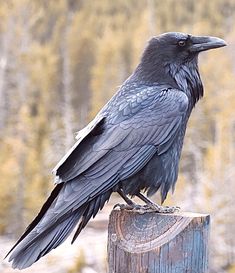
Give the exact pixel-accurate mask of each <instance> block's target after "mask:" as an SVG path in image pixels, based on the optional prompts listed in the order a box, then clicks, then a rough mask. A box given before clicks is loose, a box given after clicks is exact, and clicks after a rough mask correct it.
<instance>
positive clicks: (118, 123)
mask: <svg viewBox="0 0 235 273" xmlns="http://www.w3.org/2000/svg"><path fill="white" fill-rule="evenodd" d="M182 40H183V41H185V45H184V46H183V47H182V45H180V44H179V41H182ZM200 41H201V42H200ZM200 43H201V44H203V47H202V46H201V47H200ZM209 44H210V45H209ZM224 45H225V43H224V41H223V40H220V39H218V38H211V37H194V36H191V35H187V34H183V33H166V34H163V35H161V36H158V37H154V38H152V39H151V40H150V42H149V44H148V46H147V47H146V49H145V51H144V53H143V56H142V59H141V62H140V64H139V65H138V67H137V68H136V70H135V71H134V73H133V74H132V75H131V76H130V77H129V78H128V79H127V80H126V82H124V84H123V85H122V86H121V87H120V89H119V91H118V92H117V93H116V95H114V97H113V98H112V99H111V100H110V101H109V102H108V104H107V105H106V106H104V108H103V109H102V110H101V111H100V112H99V113H98V115H97V117H96V118H95V119H94V120H93V121H92V122H91V123H90V124H89V125H88V126H87V127H86V128H84V129H83V130H82V131H80V132H79V134H78V137H77V139H78V141H77V143H76V144H75V145H74V147H73V148H72V149H71V150H70V151H69V152H68V154H67V155H65V157H64V158H63V159H62V160H61V161H60V162H59V163H58V165H57V166H56V168H55V169H54V173H55V174H56V183H57V184H58V185H57V186H56V188H55V190H54V191H53V194H52V195H51V196H50V197H49V199H48V201H47V202H46V203H45V205H44V206H43V208H42V210H41V212H40V213H39V215H38V217H37V218H36V219H35V220H34V221H33V223H32V224H31V225H30V226H29V228H28V229H27V230H26V233H25V234H24V235H23V236H22V237H21V238H20V240H19V241H18V242H17V243H16V245H15V246H14V247H13V249H12V250H11V255H10V261H11V260H12V261H13V267H17V268H20V269H22V268H25V267H28V266H30V265H31V264H32V263H34V262H35V261H37V260H38V259H39V258H40V257H42V256H43V255H45V254H47V253H48V252H49V251H50V250H51V249H53V248H55V247H57V246H58V245H59V244H61V243H62V242H63V241H64V240H65V239H66V238H67V237H68V235H69V234H70V233H71V231H72V230H73V229H74V228H75V226H76V225H77V224H78V222H79V226H78V229H77V232H76V233H75V236H74V239H76V237H77V236H78V235H79V233H80V231H81V230H82V229H83V228H84V227H85V225H86V224H87V222H88V221H89V219H90V218H91V217H94V216H95V215H96V213H97V212H98V210H99V209H101V208H102V207H103V206H104V204H105V202H106V201H107V200H108V199H109V198H110V195H111V194H112V192H114V191H117V190H118V189H122V190H123V192H124V193H126V194H129V195H131V196H133V195H136V194H138V193H139V192H140V191H141V190H146V191H147V193H148V194H150V195H151V194H153V193H155V192H156V191H157V190H160V192H161V196H162V201H164V200H165V198H166V196H167V193H168V191H169V189H170V188H172V189H173V188H174V186H175V182H176V180H177V176H178V164H179V159H180V154H181V149H182V145H183V138H184V135H185V130H186V125H187V121H188V118H189V116H190V113H191V110H192V108H193V107H194V105H195V103H196V102H197V101H198V100H199V99H200V97H202V95H203V87H202V83H201V80H200V76H199V72H198V67H197V57H198V53H199V52H200V51H202V50H207V49H210V48H215V47H220V46H224ZM199 49H200V50H199Z"/></svg>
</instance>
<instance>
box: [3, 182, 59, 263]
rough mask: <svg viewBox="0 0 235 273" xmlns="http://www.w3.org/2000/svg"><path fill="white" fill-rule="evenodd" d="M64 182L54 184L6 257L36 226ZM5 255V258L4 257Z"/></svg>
mask: <svg viewBox="0 0 235 273" xmlns="http://www.w3.org/2000/svg"><path fill="white" fill-rule="evenodd" d="M63 184H64V183H61V184H58V185H56V187H55V188H54V189H53V191H52V192H51V194H50V196H49V197H48V199H47V201H46V202H45V203H44V205H43V206H42V208H41V210H40V212H39V213H38V215H37V216H36V217H35V219H34V220H33V222H32V223H31V224H30V225H29V226H28V227H27V228H26V230H25V232H24V233H23V235H22V236H21V237H20V238H19V240H18V241H17V242H16V243H15V245H14V246H13V247H12V248H11V249H10V251H9V252H8V253H7V255H6V257H7V256H8V255H9V254H10V253H11V252H12V251H13V250H14V249H15V248H16V246H17V245H18V244H19V243H20V242H21V241H22V240H23V239H24V238H25V237H26V236H27V235H28V234H29V233H30V232H31V231H32V230H33V229H34V228H35V227H36V226H37V224H38V223H39V222H40V221H41V219H42V218H43V216H44V215H45V214H46V212H47V210H48V209H49V208H50V206H51V204H52V203H53V201H54V200H55V199H56V197H57V196H58V194H59V192H60V190H61V188H62V187H63ZM6 257H5V258H6Z"/></svg>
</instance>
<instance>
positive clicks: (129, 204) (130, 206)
mask: <svg viewBox="0 0 235 273" xmlns="http://www.w3.org/2000/svg"><path fill="white" fill-rule="evenodd" d="M117 192H118V193H119V195H120V196H121V197H122V198H123V199H124V200H125V202H126V204H116V205H115V206H114V208H116V207H119V208H120V209H128V210H138V209H140V208H141V206H140V205H138V204H136V203H135V202H134V201H132V200H131V199H130V198H129V197H127V196H126V194H125V193H124V192H123V191H122V190H121V189H119V190H117Z"/></svg>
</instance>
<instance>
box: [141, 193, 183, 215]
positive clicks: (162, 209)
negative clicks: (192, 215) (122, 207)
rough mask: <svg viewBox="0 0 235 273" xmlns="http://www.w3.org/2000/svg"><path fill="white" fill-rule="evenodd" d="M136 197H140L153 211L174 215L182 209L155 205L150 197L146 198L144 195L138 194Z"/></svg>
mask: <svg viewBox="0 0 235 273" xmlns="http://www.w3.org/2000/svg"><path fill="white" fill-rule="evenodd" d="M136 196H137V197H139V198H140V199H141V200H142V201H144V202H145V203H146V205H147V207H148V208H149V209H150V210H152V211H156V212H160V213H174V212H176V211H179V210H180V207H168V206H160V205H158V204H156V203H154V202H153V201H151V200H150V199H149V198H148V197H146V196H145V195H143V194H142V193H138V194H137V195H136Z"/></svg>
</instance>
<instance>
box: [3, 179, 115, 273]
mask: <svg viewBox="0 0 235 273" xmlns="http://www.w3.org/2000/svg"><path fill="white" fill-rule="evenodd" d="M60 185H61V184H59V185H58V186H59V187H60V188H57V190H54V193H53V194H51V196H50V197H49V198H48V200H47V201H46V203H45V204H44V206H43V208H42V210H41V211H40V213H39V215H38V216H37V217H36V218H35V220H34V221H33V222H32V224H31V225H30V226H29V227H28V228H27V230H26V231H25V233H24V234H23V235H22V236H21V238H20V239H19V241H18V242H17V243H16V245H15V246H14V247H13V248H12V250H11V251H10V252H9V253H11V254H10V258H9V261H13V262H12V267H13V268H18V269H24V268H27V267H29V266H30V265H32V264H33V263H34V262H36V261H37V260H39V259H40V258H41V257H42V256H44V255H46V254H47V253H48V252H50V251H51V250H52V249H54V248H56V247H57V246H59V245H60V244H61V243H63V242H64V241H65V240H66V238H67V237H68V236H69V235H70V234H71V232H72V230H73V229H74V228H75V226H76V225H77V224H78V223H79V222H80V224H79V226H78V229H77V231H76V233H75V235H74V237H73V240H72V243H73V242H74V241H75V240H76V238H77V236H78V235H79V233H80V232H81V230H82V229H83V228H84V227H85V226H86V224H87V223H88V221H89V220H90V218H91V217H92V216H93V217H95V215H96V214H97V212H98V211H99V209H101V208H103V206H104V204H105V202H106V201H107V200H108V199H109V197H110V195H111V193H112V191H111V190H110V191H107V192H104V193H102V194H100V195H98V196H96V197H95V198H93V199H92V200H90V201H88V202H86V203H83V204H81V206H80V207H78V208H77V209H76V210H70V211H67V213H66V214H63V215H61V217H59V218H58V219H57V221H52V222H51V224H48V223H49V222H50V221H49V219H48V221H47V220H46V219H47V218H48V217H50V215H51V213H52V210H54V209H55V206H54V205H53V204H55V203H56V200H57V195H58V193H59V192H60V189H61V187H62V186H60ZM65 185H66V184H65ZM52 199H53V200H52ZM53 201H54V203H53ZM42 218H43V220H42ZM41 220H42V221H41ZM44 220H45V221H44ZM44 222H45V223H46V225H43V223H44ZM9 253H8V254H9Z"/></svg>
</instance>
